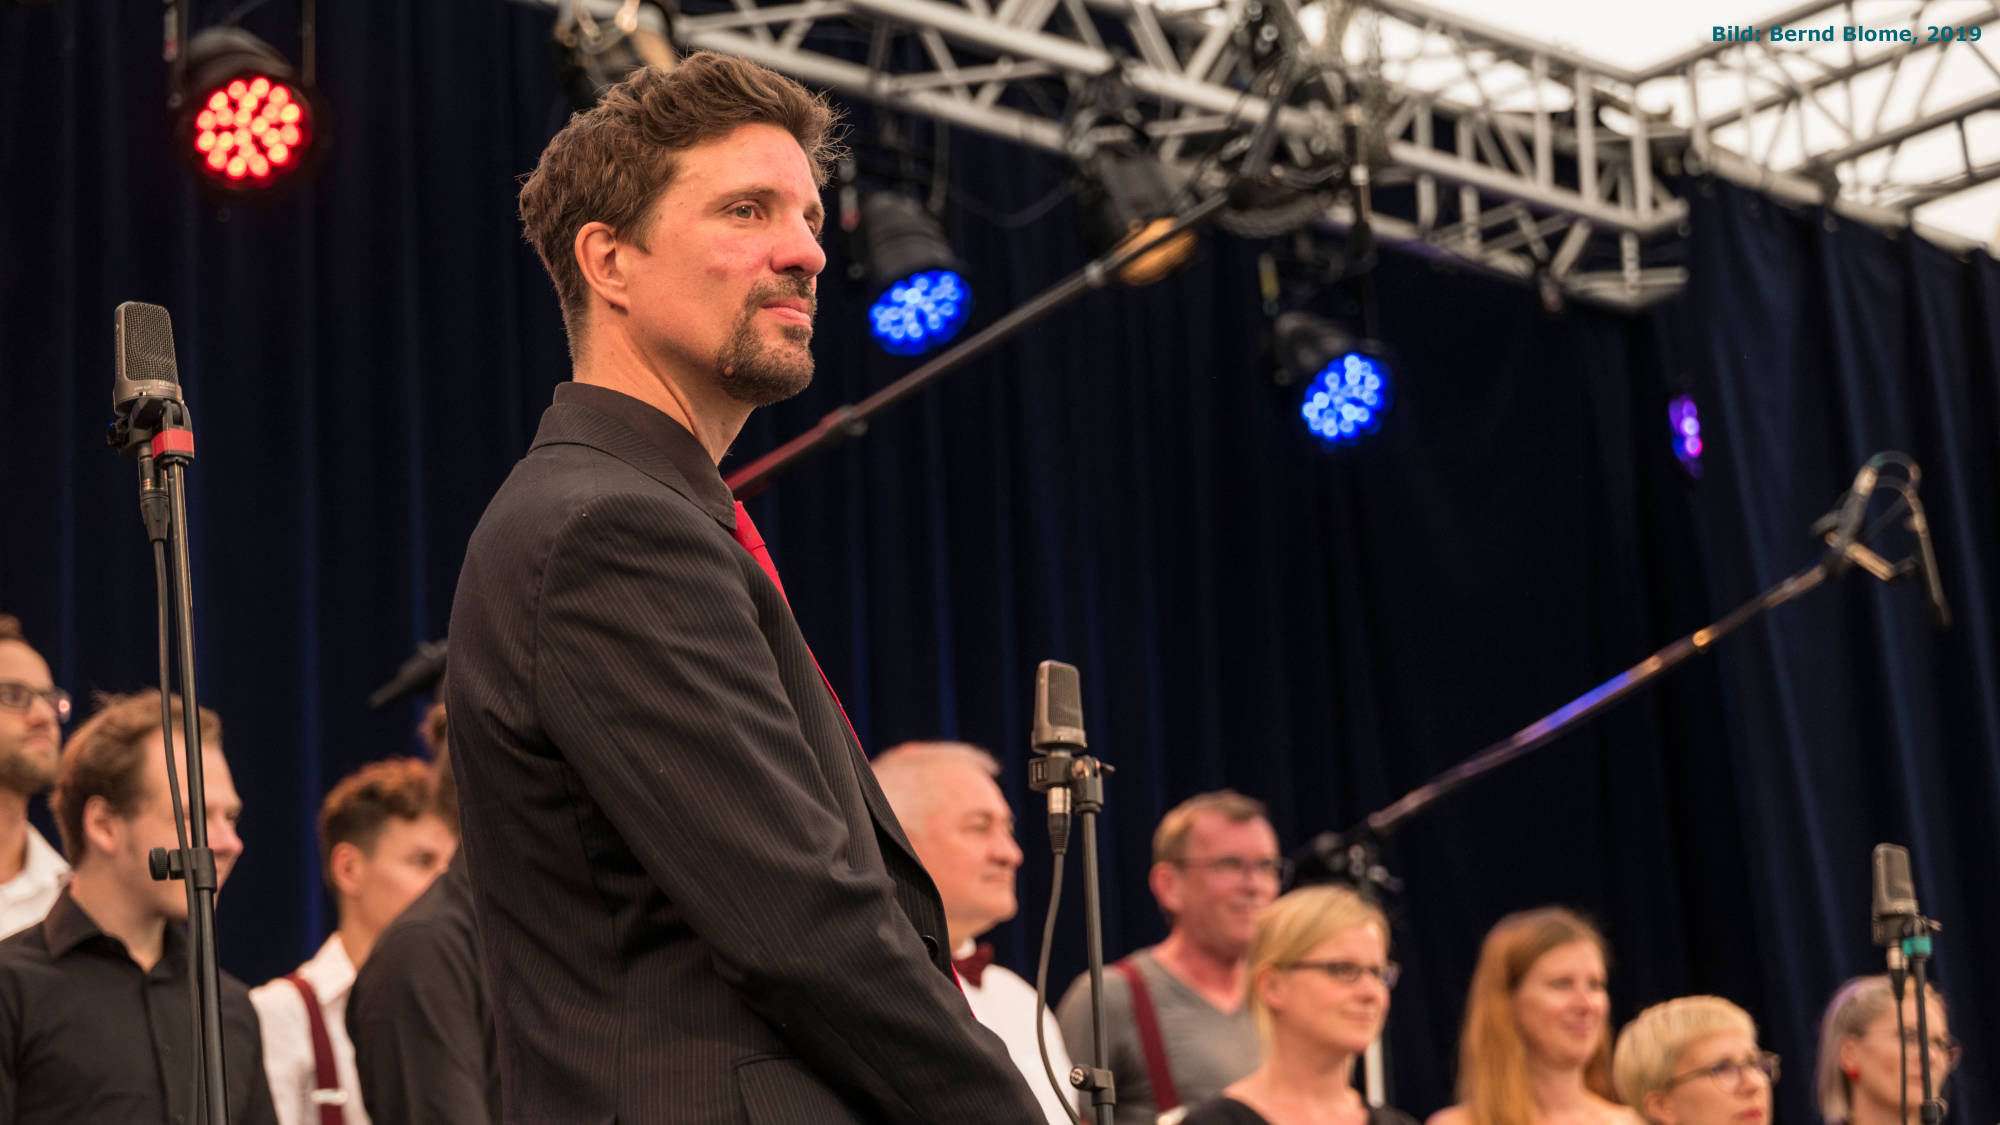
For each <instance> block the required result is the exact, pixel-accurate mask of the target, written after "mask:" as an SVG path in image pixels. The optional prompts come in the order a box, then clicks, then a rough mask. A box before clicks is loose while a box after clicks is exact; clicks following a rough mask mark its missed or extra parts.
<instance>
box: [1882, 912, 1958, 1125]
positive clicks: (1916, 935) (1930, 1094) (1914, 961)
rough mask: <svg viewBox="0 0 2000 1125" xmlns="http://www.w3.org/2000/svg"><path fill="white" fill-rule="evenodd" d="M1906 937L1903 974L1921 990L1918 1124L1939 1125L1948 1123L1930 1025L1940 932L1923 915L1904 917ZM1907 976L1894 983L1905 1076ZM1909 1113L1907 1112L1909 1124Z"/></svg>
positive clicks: (1897, 977) (1906, 1093)
mask: <svg viewBox="0 0 2000 1125" xmlns="http://www.w3.org/2000/svg"><path fill="white" fill-rule="evenodd" d="M1902 922H1903V936H1902V938H1901V940H1900V942H1899V946H1900V948H1901V950H1902V953H1903V965H1904V969H1903V972H1907V973H1908V974H1909V979H1910V981H1911V982H1912V983H1914V984H1915V985H1916V986H1917V1051H1918V1052H1919V1054H1918V1062H1917V1066H1918V1072H1919V1075H1920V1081H1921V1083H1922V1085H1921V1089H1922V1091H1923V1101H1921V1102H1919V1103H1917V1120H1918V1121H1919V1122H1920V1123H1921V1125H1938V1123H1939V1122H1941V1121H1943V1120H1944V1110H1945V1103H1944V1099H1943V1098H1940V1097H1938V1096H1937V1086H1936V1079H1935V1077H1934V1076H1933V1075H1932V1074H1931V1025H1930V988H1931V986H1930V964H1931V935H1932V934H1933V933H1936V932H1937V931H1938V929H1939V928H1940V927H1939V926H1938V924H1937V923H1936V922H1933V921H1931V920H1930V919H1929V918H1926V917H1924V916H1923V915H1922V914H1910V915H1906V916H1904V918H1903V919H1902ZM1903 972H1898V973H1896V974H1894V980H1893V983H1894V985H1895V988H1894V990H1893V991H1894V992H1895V997H1896V1029H1897V1032H1898V1038H1899V1039H1901V1048H1902V1055H1901V1059H1902V1072H1903V1073H1904V1074H1908V1073H1909V1072H1910V1041H1909V1039H1907V1038H1904V1037H1902V1035H1901V1031H1902V1025H1903ZM1908 1099H1909V1090H1908V1086H1907V1084H1906V1085H1905V1087H1904V1091H1903V1104H1904V1105H1905V1106H1906V1107H1907V1105H1908V1104H1909V1102H1908ZM1908 1118H1909V1111H1908V1109H1907V1108H1906V1109H1905V1110H1904V1119H1905V1120H1908Z"/></svg>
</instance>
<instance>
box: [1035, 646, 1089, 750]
mask: <svg viewBox="0 0 2000 1125" xmlns="http://www.w3.org/2000/svg"><path fill="white" fill-rule="evenodd" d="M1033 737H1034V749H1035V753H1037V754H1047V753H1049V752H1051V751H1054V750H1068V751H1077V750H1083V749H1087V748H1088V743H1087V742H1086V740H1085V738H1084V734H1083V696H1082V690H1081V688H1079V686H1078V681H1077V674H1076V665H1074V664H1064V663H1063V662H1062V661H1060V660H1044V661H1042V663H1041V665H1040V666H1039V667H1037V668H1036V669H1035V732H1034V736H1033Z"/></svg>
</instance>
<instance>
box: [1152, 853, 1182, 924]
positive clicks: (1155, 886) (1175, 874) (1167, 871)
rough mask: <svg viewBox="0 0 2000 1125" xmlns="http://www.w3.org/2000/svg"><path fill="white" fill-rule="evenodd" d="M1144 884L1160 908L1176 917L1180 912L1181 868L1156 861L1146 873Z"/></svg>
mask: <svg viewBox="0 0 2000 1125" xmlns="http://www.w3.org/2000/svg"><path fill="white" fill-rule="evenodd" d="M1146 884H1147V886H1148V887H1150V888H1151V889H1152V892H1153V898H1154V900H1155V901H1157V902H1158V903H1159V904H1160V909H1161V910H1164V911H1166V912H1167V913H1168V914H1169V915H1172V916H1175V917H1178V916H1179V915H1180V912H1181V869H1180V868H1178V867H1175V866H1174V865H1173V864H1171V863H1156V864H1154V865H1153V869H1152V870H1151V871H1149V872H1147V873H1146Z"/></svg>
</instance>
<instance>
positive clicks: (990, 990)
mask: <svg viewBox="0 0 2000 1125" xmlns="http://www.w3.org/2000/svg"><path fill="white" fill-rule="evenodd" d="M973 944H974V943H972V942H966V943H965V947H964V948H962V949H960V950H959V951H958V956H960V957H968V956H971V954H972V950H973ZM959 984H960V985H961V986H962V987H963V988H964V989H965V1000H966V1003H968V1004H970V1005H972V1016H973V1018H974V1019H976V1020H978V1021H979V1022H980V1023H981V1024H982V1025H984V1026H985V1027H986V1029H987V1030H988V1031H991V1032H992V1033H993V1034H995V1035H998V1036H999V1037H1000V1041H1001V1042H1003V1043H1005V1044H1007V1054H1008V1055H1009V1056H1010V1057H1011V1058H1013V1060H1014V1066H1015V1068H1016V1069H1018V1070H1020V1072H1021V1076H1022V1077H1023V1078H1026V1079H1027V1080H1028V1088H1029V1089H1031V1090H1033V1091H1034V1092H1035V1097H1036V1099H1037V1100H1039V1101H1040V1102H1041V1103H1042V1111H1043V1112H1044V1113H1046V1114H1048V1118H1049V1125H1075V1121H1076V1119H1075V1118H1074V1117H1071V1116H1070V1114H1069V1111H1068V1110H1067V1109H1065V1108H1063V1104H1062V1103H1061V1102H1060V1101H1057V1100H1056V1092H1055V1091H1054V1090H1051V1089H1050V1088H1049V1079H1048V1074H1047V1072H1046V1071H1044V1070H1043V1068H1042V1053H1041V1050H1040V1049H1039V1048H1038V1047H1036V1045H1035V986H1034V985H1032V984H1029V983H1028V982H1027V981H1025V980H1022V979H1021V978H1020V977H1019V976H1018V975H1016V974H1014V973H1011V972H1009V971H1007V970H1006V969H1003V968H1001V967H1000V966H998V965H988V966H986V971H985V972H983V973H981V974H980V975H979V983H978V984H973V983H972V982H971V981H969V980H964V979H961V980H960V981H959ZM1041 1016H1042V1027H1043V1034H1044V1035H1045V1036H1046V1038H1047V1039H1048V1044H1049V1063H1050V1065H1052V1066H1054V1067H1055V1070H1056V1078H1058V1079H1059V1080H1061V1081H1062V1082H1063V1083H1065V1084H1067V1083H1068V1082H1069V1065H1070V1064H1069V1051H1068V1050H1067V1049H1066V1048H1065V1047H1064V1045H1063V1036H1062V1028H1060V1027H1058V1026H1057V1025H1056V1017H1055V1015H1054V1014H1053V1013H1051V1012H1050V1011H1049V1010H1048V1009H1047V1008H1044V1009H1042V1011H1041Z"/></svg>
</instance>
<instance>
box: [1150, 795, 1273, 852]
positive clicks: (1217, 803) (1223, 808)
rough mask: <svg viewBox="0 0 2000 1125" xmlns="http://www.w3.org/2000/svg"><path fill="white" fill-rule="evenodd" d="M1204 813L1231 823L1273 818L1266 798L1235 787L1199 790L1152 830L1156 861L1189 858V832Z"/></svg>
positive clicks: (1169, 812) (1169, 810)
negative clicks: (1265, 803) (1268, 810)
mask: <svg viewBox="0 0 2000 1125" xmlns="http://www.w3.org/2000/svg"><path fill="white" fill-rule="evenodd" d="M1202 813H1214V814H1216V815H1217V816H1220V817H1222V818H1223V819H1224V820H1227V821H1228V822H1229V823H1231V824H1247V823H1249V822H1250V821H1253V820H1269V819H1270V814H1269V813H1267V812H1266V811H1265V810H1264V802H1262V801H1260V800H1258V799H1257V798H1255V797H1245V796H1244V795H1243V794H1241V793H1238V792H1237V791H1236V790H1234V789H1218V790H1216V791H1215V792H1213V793H1197V794H1195V795H1194V796H1192V797H1189V798H1188V799H1187V800H1185V801H1182V802H1181V803H1180V804H1178V805H1175V806H1174V807H1173V808H1171V809H1168V810H1167V815H1165V816H1163V817H1161V818H1160V826H1159V827H1158V828H1155V829H1154V830H1153V862H1154V863H1179V862H1180V861H1181V860H1184V859H1186V858H1187V845H1188V836H1189V835H1191V834H1192V833H1193V832H1194V818H1195V817H1198V816H1200V815H1201V814H1202Z"/></svg>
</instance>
